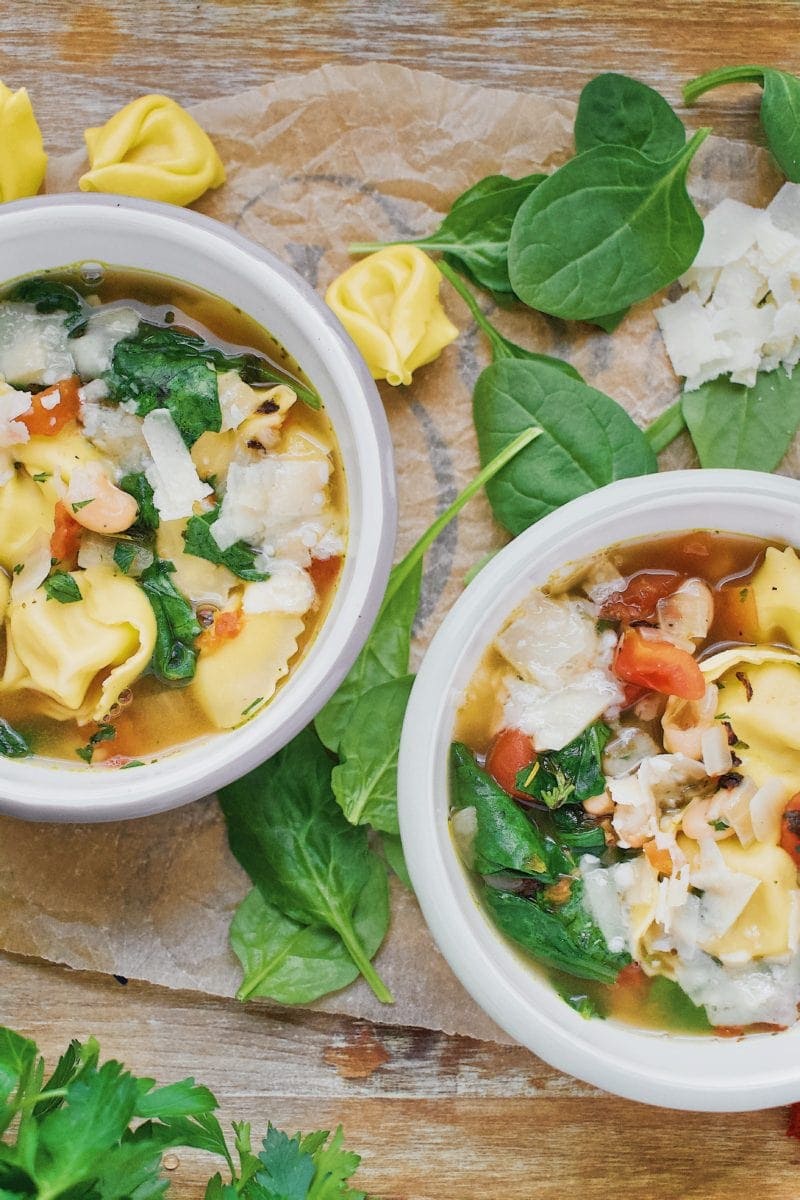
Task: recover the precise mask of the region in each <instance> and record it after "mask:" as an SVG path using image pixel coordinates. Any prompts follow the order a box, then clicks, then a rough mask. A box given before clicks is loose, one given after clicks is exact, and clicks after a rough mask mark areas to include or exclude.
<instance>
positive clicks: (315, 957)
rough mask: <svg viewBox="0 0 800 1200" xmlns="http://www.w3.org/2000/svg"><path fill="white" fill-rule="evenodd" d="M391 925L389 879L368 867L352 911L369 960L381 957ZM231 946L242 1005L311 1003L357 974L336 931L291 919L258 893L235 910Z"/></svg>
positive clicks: (380, 871) (247, 897) (356, 969)
mask: <svg viewBox="0 0 800 1200" xmlns="http://www.w3.org/2000/svg"><path fill="white" fill-rule="evenodd" d="M388 924H389V893H388V889H387V887H386V878H385V874H384V873H383V872H382V870H381V869H380V868H379V867H377V868H376V867H375V866H374V865H372V864H370V872H369V875H368V878H367V882H366V884H365V886H364V888H363V891H362V892H361V894H360V895H359V897H358V899H357V901H356V906H355V908H354V910H353V928H354V929H355V931H356V934H357V936H358V938H359V940H360V942H361V944H362V945H363V947H364V950H365V952H366V953H367V955H369V956H370V957H372V956H373V955H374V954H376V953H377V951H378V948H379V947H380V944H381V942H382V941H383V939H384V936H385V934H386V929H387V926H388ZM230 941H231V946H232V948H233V951H234V953H235V954H236V957H237V958H238V959H239V961H240V962H241V964H242V969H243V971H244V978H243V979H242V983H241V986H240V988H239V990H238V992H237V993H236V996H237V999H238V1000H249V999H251V998H252V997H254V996H267V997H269V998H270V999H271V1000H276V1001H277V1002H278V1003H279V1004H310V1003H311V1002H312V1001H313V1000H317V999H319V997H320V996H325V995H327V994H328V993H329V992H338V991H339V990H340V988H343V987H347V986H348V984H351V983H352V982H353V980H354V979H357V978H358V975H359V970H358V967H357V966H356V964H355V963H354V962H353V959H352V958H351V957H350V955H349V954H348V952H347V950H346V949H345V945H344V943H343V941H342V939H341V938H340V937H339V935H338V934H337V933H335V932H334V931H333V929H331V928H329V927H327V926H322V925H304V924H301V923H300V922H299V921H294V920H292V918H291V917H287V916H286V914H285V913H283V912H282V911H281V910H280V909H279V908H276V907H275V905H274V904H270V903H269V902H268V901H267V900H265V899H264V897H263V896H262V894H261V892H260V891H259V890H258V888H253V890H252V891H251V892H249V893H248V894H247V896H245V898H244V900H243V901H242V903H241V904H240V905H239V907H238V908H237V910H236V913H235V914H234V918H233V921H232V922H231V928H230Z"/></svg>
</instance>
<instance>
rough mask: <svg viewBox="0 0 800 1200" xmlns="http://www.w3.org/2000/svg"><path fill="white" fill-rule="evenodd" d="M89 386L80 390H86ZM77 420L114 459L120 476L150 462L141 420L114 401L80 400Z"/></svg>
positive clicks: (97, 444)
mask: <svg viewBox="0 0 800 1200" xmlns="http://www.w3.org/2000/svg"><path fill="white" fill-rule="evenodd" d="M88 390H89V388H88V386H87V387H85V388H82V389H81V391H82V392H84V393H85V392H88ZM80 421H81V425H82V426H83V432H84V433H85V434H86V436H87V438H89V440H90V441H91V442H93V443H94V445H95V446H97V448H98V450H102V452H103V453H104V454H107V455H108V457H109V458H110V459H112V460H113V461H114V464H115V466H116V467H117V468H118V472H119V475H120V476H122V475H126V474H127V473H128V472H129V471H143V470H144V469H145V467H148V466H150V465H151V462H152V460H151V457H150V451H149V449H148V446H147V442H146V441H145V440H144V432H143V427H142V420H141V418H140V417H134V416H133V415H132V414H131V413H128V412H125V411H124V409H122V408H120V407H119V405H116V404H94V403H91V402H90V401H89V400H87V399H86V398H85V396H84V397H83V398H82V399H81V408H80Z"/></svg>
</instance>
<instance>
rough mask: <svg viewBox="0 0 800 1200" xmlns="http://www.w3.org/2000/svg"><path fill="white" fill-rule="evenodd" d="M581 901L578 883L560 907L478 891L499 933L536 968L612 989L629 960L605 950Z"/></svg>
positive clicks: (539, 900) (541, 899)
mask: <svg viewBox="0 0 800 1200" xmlns="http://www.w3.org/2000/svg"><path fill="white" fill-rule="evenodd" d="M582 896H583V881H582V880H581V879H573V881H572V888H571V890H570V896H569V899H568V900H567V901H566V903H563V904H555V903H552V902H549V901H548V900H546V899H545V898H544V896H543V895H542V894H541V893H540V894H539V895H537V896H535V897H534V898H533V899H527V898H525V897H522V896H516V895H514V894H512V893H510V892H498V891H495V890H493V889H492V888H488V887H487V888H484V891H483V898H484V903H485V904H486V907H487V909H488V910H489V912H490V914H491V916H492V917H493V919H494V920H495V922H496V923H497V925H498V926H499V928H500V929H501V930H502V932H503V933H504V934H505V935H506V937H509V938H510V939H511V940H512V941H513V942H516V943H517V945H519V946H522V947H523V948H524V949H525V950H527V951H528V952H529V953H530V954H532V955H533V957H534V958H536V959H537V960H538V961H539V962H541V963H544V964H545V965H546V966H549V967H556V968H557V969H558V970H560V971H566V972H567V973H568V974H569V975H574V976H576V977H577V978H578V979H595V980H597V982H598V983H613V982H614V980H615V979H616V978H617V975H618V974H619V972H620V971H621V970H622V968H623V967H624V966H626V965H627V963H629V962H630V955H629V954H615V953H612V951H611V950H609V948H608V946H607V945H606V941H605V938H604V937H603V935H602V933H601V932H600V930H599V929H598V927H597V925H595V923H594V921H593V920H592V918H591V916H590V915H589V912H588V910H587V909H586V908H584V906H583V903H582Z"/></svg>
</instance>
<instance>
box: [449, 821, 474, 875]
mask: <svg viewBox="0 0 800 1200" xmlns="http://www.w3.org/2000/svg"><path fill="white" fill-rule="evenodd" d="M450 828H451V829H452V831H453V839H454V841H455V843H456V846H457V848H458V853H459V854H460V855H461V858H462V860H463V862H464V864H465V865H466V866H467V867H469V868H470V869H471V868H472V866H473V865H474V862H475V838H476V836H477V834H478V810H477V808H473V807H472V806H470V807H469V808H461V809H459V811H458V812H457V813H454V814H453V816H452V817H451V819H450Z"/></svg>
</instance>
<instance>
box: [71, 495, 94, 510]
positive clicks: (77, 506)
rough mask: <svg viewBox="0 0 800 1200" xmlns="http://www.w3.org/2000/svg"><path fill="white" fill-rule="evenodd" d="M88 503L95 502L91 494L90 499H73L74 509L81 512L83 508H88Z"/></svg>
mask: <svg viewBox="0 0 800 1200" xmlns="http://www.w3.org/2000/svg"><path fill="white" fill-rule="evenodd" d="M87 504H94V496H90V497H89V499H88V500H73V502H72V511H73V512H74V513H76V512H80V511H81V509H82V508H86V505H87Z"/></svg>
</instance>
